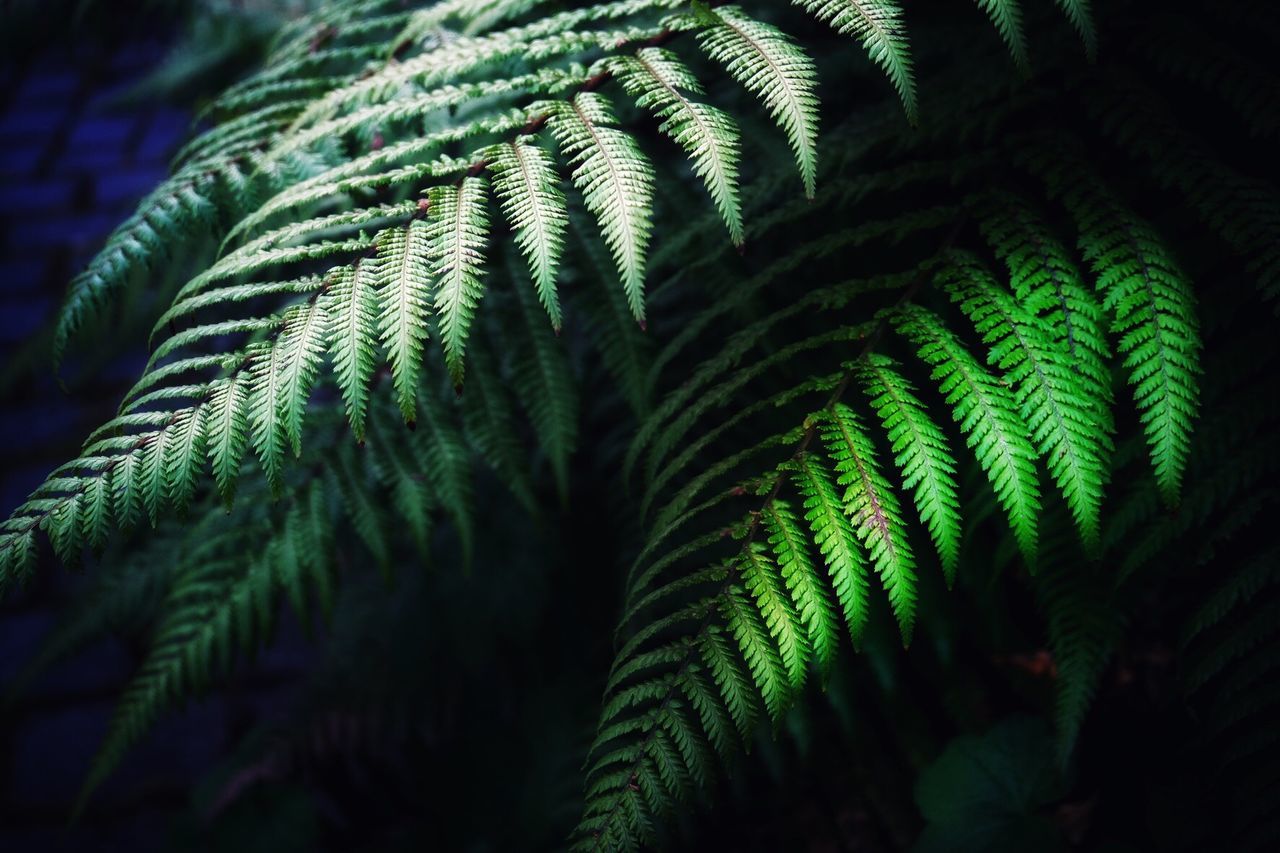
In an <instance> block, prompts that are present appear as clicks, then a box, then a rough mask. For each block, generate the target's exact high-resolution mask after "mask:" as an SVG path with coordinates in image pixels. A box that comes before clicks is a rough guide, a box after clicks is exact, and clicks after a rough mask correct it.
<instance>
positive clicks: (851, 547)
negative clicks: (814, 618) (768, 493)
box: [792, 453, 870, 648]
mask: <svg viewBox="0 0 1280 853" xmlns="http://www.w3.org/2000/svg"><path fill="white" fill-rule="evenodd" d="M792 478H793V480H794V482H795V484H796V489H797V491H799V493H800V495H801V498H802V499H803V500H804V508H805V510H806V512H805V516H804V517H805V520H806V521H807V522H809V529H810V531H811V532H812V534H813V542H814V544H815V545H816V546H817V548H818V551H819V552H820V553H821V554H822V556H823V559H824V561H825V562H826V564H827V571H828V572H829V573H830V575H831V585H832V588H833V590H834V591H835V594H836V599H837V600H838V601H839V602H840V607H841V609H842V610H843V611H844V621H845V625H846V626H848V630H849V636H850V637H852V639H853V645H854V648H860V647H861V645H862V636H863V634H864V632H865V631H866V626H867V619H868V617H869V616H870V610H869V602H870V598H869V593H868V588H867V587H868V584H867V577H866V565H865V561H864V560H863V557H862V551H861V548H860V546H859V544H858V540H857V538H856V536H855V534H854V532H853V525H852V523H851V522H850V520H849V516H848V515H846V514H845V512H844V506H843V504H842V502H841V501H840V497H839V495H838V494H837V492H836V486H835V483H834V482H833V480H832V476H831V474H830V472H828V471H827V469H826V467H825V465H824V463H822V462H821V461H819V460H818V459H816V458H815V457H814V456H813V455H811V454H807V453H805V454H801V455H800V456H799V457H798V458H797V459H796V462H795V466H794V469H793V471H792Z"/></svg>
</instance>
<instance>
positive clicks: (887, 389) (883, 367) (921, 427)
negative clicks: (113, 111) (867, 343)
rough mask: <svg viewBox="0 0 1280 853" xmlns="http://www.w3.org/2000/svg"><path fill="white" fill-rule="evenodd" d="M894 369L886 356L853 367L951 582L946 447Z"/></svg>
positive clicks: (956, 504) (953, 544)
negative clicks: (877, 417)
mask: <svg viewBox="0 0 1280 853" xmlns="http://www.w3.org/2000/svg"><path fill="white" fill-rule="evenodd" d="M895 368H896V365H895V364H894V362H893V361H892V360H891V359H888V358H886V357H884V356H868V357H867V358H865V359H863V360H862V361H861V362H860V363H859V364H858V365H857V367H856V369H855V371H854V372H855V374H856V375H857V377H858V381H859V383H860V384H861V385H862V386H863V390H865V391H866V392H867V396H869V397H870V398H871V405H872V407H873V408H874V409H875V410H876V412H877V414H879V415H880V421H881V424H882V425H883V427H884V431H885V433H886V435H887V437H888V439H889V445H890V450H891V451H892V452H893V453H894V454H895V462H896V464H897V466H898V468H899V469H900V470H901V472H902V487H903V488H904V489H909V490H912V496H913V498H914V500H915V504H916V511H917V512H918V513H919V514H920V520H921V521H923V522H924V523H925V526H927V527H928V529H929V535H930V536H931V537H932V538H933V544H934V547H935V548H937V551H938V559H939V560H940V561H941V562H942V571H943V573H944V574H945V575H946V577H947V583H948V584H951V583H953V582H954V581H955V572H956V564H957V563H958V562H959V559H960V500H959V498H958V497H957V488H956V480H955V465H954V463H952V461H951V459H952V456H951V449H950V447H949V446H948V445H947V439H946V436H944V435H943V434H942V430H940V429H939V428H938V425H937V424H935V423H934V422H933V420H932V419H930V417H929V414H928V412H927V411H926V409H925V407H924V404H923V403H921V402H920V400H919V399H918V398H917V397H916V396H915V394H914V389H913V388H912V387H911V384H910V383H909V382H908V381H907V379H906V378H905V377H904V376H902V374H900V373H898V372H897V370H896V369H895Z"/></svg>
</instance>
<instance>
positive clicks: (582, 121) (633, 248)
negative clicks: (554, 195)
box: [546, 92, 653, 323]
mask: <svg viewBox="0 0 1280 853" xmlns="http://www.w3.org/2000/svg"><path fill="white" fill-rule="evenodd" d="M546 109H547V111H548V113H549V115H550V118H549V119H548V120H547V125H548V127H550V129H551V132H552V133H553V134H554V135H555V137H556V141H557V142H558V143H559V144H560V150H561V151H562V152H563V153H564V155H565V157H566V158H567V159H568V160H569V162H570V164H571V165H572V167H573V174H572V177H573V183H574V186H576V187H577V188H578V189H579V190H580V191H581V192H582V198H583V202H584V203H585V204H586V206H587V209H588V210H589V211H591V213H592V214H593V215H595V217H596V218H597V219H598V220H599V222H600V233H601V236H602V237H603V238H604V241H605V243H606V244H607V245H608V246H609V251H610V252H611V253H612V254H613V259H614V262H615V263H616V264H617V267H618V275H619V276H620V277H621V279H622V287H623V289H624V290H625V291H626V294H627V301H628V303H629V304H630V306H631V313H632V314H633V315H634V316H635V318H636V320H637V321H638V322H640V323H643V322H644V316H645V315H644V266H645V254H646V252H647V250H648V246H649V235H650V232H651V231H652V224H651V222H650V220H651V215H650V213H649V207H650V204H651V202H652V199H653V167H652V166H651V165H650V163H649V161H648V159H647V158H646V157H645V156H644V154H643V152H641V151H640V148H639V146H638V145H637V144H636V140H635V137H633V136H631V135H630V134H629V133H626V132H624V131H622V130H619V129H618V128H617V127H615V126H614V125H616V124H617V120H616V119H615V118H614V116H613V111H612V108H611V107H610V105H609V102H608V101H607V100H606V99H605V98H604V96H603V95H600V94H599V93H596V92H584V93H582V94H580V95H577V96H576V97H575V98H574V99H573V100H572V101H571V102H569V103H561V102H555V103H552V104H548V105H546Z"/></svg>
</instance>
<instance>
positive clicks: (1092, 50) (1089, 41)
mask: <svg viewBox="0 0 1280 853" xmlns="http://www.w3.org/2000/svg"><path fill="white" fill-rule="evenodd" d="M1054 2H1056V3H1057V4H1058V8H1060V9H1062V11H1063V13H1064V14H1065V15H1066V16H1067V20H1069V21H1071V26H1073V27H1075V30H1076V32H1077V33H1079V35H1080V41H1081V42H1083V43H1084V52H1085V54H1086V55H1087V56H1088V57H1089V58H1090V59H1093V58H1095V57H1096V56H1097V55H1098V31H1097V29H1096V28H1095V27H1094V24H1093V8H1092V5H1093V3H1092V0H1054Z"/></svg>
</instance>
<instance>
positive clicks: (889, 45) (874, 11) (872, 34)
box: [791, 0, 919, 124]
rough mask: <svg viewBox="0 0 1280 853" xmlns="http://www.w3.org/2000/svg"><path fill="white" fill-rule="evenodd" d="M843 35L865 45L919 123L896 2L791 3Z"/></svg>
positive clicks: (911, 117) (807, 0) (837, 0)
mask: <svg viewBox="0 0 1280 853" xmlns="http://www.w3.org/2000/svg"><path fill="white" fill-rule="evenodd" d="M791 2H792V3H793V4H795V5H797V6H801V7H803V8H804V9H805V10H806V11H807V12H809V14H811V15H813V16H814V17H816V18H817V19H818V20H820V21H825V22H827V23H828V24H830V25H831V26H832V28H834V29H835V31H836V32H838V33H840V34H841V35H849V36H853V37H854V38H856V39H858V40H859V41H861V42H862V47H863V49H864V50H865V51H866V52H867V56H869V57H870V58H871V61H872V62H874V63H875V64H876V65H878V66H880V69H881V70H882V71H884V73H885V74H886V75H888V77H889V81H890V82H891V83H892V84H893V88H894V89H896V90H897V92H898V97H899V98H900V99H901V100H902V108H903V110H905V111H906V113H907V119H908V120H909V121H910V122H911V123H912V124H915V123H916V122H917V121H918V120H919V112H918V107H917V104H916V80H915V70H914V68H913V67H912V62H911V48H910V45H909V44H908V42H907V33H906V28H905V27H904V26H903V23H902V8H901V7H900V6H899V5H898V2H897V0H791Z"/></svg>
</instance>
